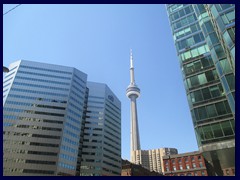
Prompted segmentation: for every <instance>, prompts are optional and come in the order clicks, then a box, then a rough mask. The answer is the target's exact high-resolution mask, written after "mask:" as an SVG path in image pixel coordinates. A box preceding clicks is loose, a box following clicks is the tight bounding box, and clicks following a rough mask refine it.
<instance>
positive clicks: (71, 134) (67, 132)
mask: <svg viewBox="0 0 240 180" xmlns="http://www.w3.org/2000/svg"><path fill="white" fill-rule="evenodd" d="M64 134H68V135H69V136H71V137H73V138H76V139H79V136H78V135H77V134H75V133H72V132H71V131H69V130H67V129H64Z"/></svg>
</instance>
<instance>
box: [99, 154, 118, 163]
mask: <svg viewBox="0 0 240 180" xmlns="http://www.w3.org/2000/svg"><path fill="white" fill-rule="evenodd" d="M103 157H106V158H107V159H110V160H112V161H115V162H117V163H120V162H121V160H119V159H116V158H114V157H111V156H108V155H106V154H103Z"/></svg>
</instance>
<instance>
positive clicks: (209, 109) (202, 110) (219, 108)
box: [191, 101, 231, 122]
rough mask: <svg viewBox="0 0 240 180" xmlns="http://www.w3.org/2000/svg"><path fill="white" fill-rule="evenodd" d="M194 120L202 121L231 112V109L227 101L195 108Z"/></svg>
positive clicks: (193, 112) (193, 111)
mask: <svg viewBox="0 0 240 180" xmlns="http://www.w3.org/2000/svg"><path fill="white" fill-rule="evenodd" d="M191 112H192V118H193V121H194V122H195V121H202V120H204V119H208V118H213V117H217V116H221V115H224V114H229V113H231V109H230V107H229V104H228V102H227V101H222V102H218V103H215V104H211V105H207V106H202V107H199V108H195V109H193V110H192V111H191Z"/></svg>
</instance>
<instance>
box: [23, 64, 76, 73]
mask: <svg viewBox="0 0 240 180" xmlns="http://www.w3.org/2000/svg"><path fill="white" fill-rule="evenodd" d="M20 68H21V69H22V68H23V69H31V70H32V69H36V70H41V71H46V72H54V73H61V74H70V75H72V72H66V71H60V70H53V69H46V68H40V67H32V66H25V65H21V66H20Z"/></svg>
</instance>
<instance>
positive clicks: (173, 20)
mask: <svg viewBox="0 0 240 180" xmlns="http://www.w3.org/2000/svg"><path fill="white" fill-rule="evenodd" d="M167 11H168V16H169V20H170V24H171V27H172V33H173V38H174V42H175V46H176V49H177V54H178V57H179V61H180V66H181V70H182V75H183V79H184V85H185V89H186V94H187V98H188V102H189V106H190V110H191V115H192V120H193V124H194V129H195V133H196V138H197V142H198V146H199V150H200V151H201V152H203V155H204V156H205V158H206V159H207V161H208V162H209V166H211V167H212V168H208V169H211V172H209V173H208V174H212V175H224V172H225V170H226V169H228V168H232V169H235V161H234V158H235V154H234V153H235V63H234V62H235V55H234V53H233V52H235V50H234V49H235V6H234V5H232V4H228V5H226V4H214V5H212V4H211V5H208V4H169V5H167ZM224 22H225V24H224ZM224 34H225V35H224ZM230 34H231V35H230ZM229 150H230V151H229ZM229 152H231V155H230V156H229V160H226V159H224V158H223V154H224V153H229ZM214 153H215V154H217V155H216V156H213V155H212V154H214ZM217 161H218V162H217Z"/></svg>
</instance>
